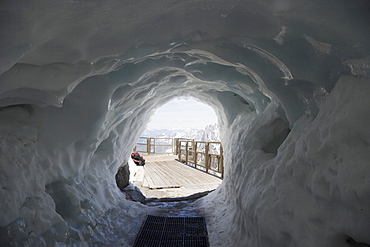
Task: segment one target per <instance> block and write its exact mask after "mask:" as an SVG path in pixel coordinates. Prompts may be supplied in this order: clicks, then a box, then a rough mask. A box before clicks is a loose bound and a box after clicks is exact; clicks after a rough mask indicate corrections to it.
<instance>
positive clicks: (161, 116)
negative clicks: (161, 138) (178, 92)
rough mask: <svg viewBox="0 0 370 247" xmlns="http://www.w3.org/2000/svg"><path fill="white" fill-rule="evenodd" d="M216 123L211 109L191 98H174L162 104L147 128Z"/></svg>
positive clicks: (183, 126) (200, 125) (192, 126)
mask: <svg viewBox="0 0 370 247" xmlns="http://www.w3.org/2000/svg"><path fill="white" fill-rule="evenodd" d="M215 123H217V117H216V114H215V112H214V111H213V109H212V108H211V107H209V106H207V105H205V104H203V103H200V102H199V101H196V100H195V99H193V98H189V99H175V100H173V101H170V102H168V103H167V104H164V105H163V106H162V107H161V108H159V109H158V111H157V112H156V113H155V115H154V116H153V118H152V121H151V122H150V123H149V124H148V129H170V128H197V129H203V128H204V127H205V126H206V125H208V124H215Z"/></svg>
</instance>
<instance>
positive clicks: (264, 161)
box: [0, 0, 370, 247]
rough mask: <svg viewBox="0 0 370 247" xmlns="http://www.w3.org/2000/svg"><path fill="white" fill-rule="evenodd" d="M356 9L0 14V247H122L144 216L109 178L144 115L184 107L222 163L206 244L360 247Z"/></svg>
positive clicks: (166, 4)
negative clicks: (203, 127)
mask: <svg viewBox="0 0 370 247" xmlns="http://www.w3.org/2000/svg"><path fill="white" fill-rule="evenodd" d="M367 10H368V5H367V2H366V1H364V0H355V1H351V2H350V3H349V2H347V1H339V2H338V1H326V2H325V4H322V2H320V1H304V0H302V1H298V2H294V3H293V2H292V1H283V0H276V1H238V0H228V1H223V0H216V1H215V0H212V1H211V0H209V1H208V0H205V1H197V0H188V1H178V2H177V1H175V2H174V1H167V0H164V1H160V3H158V2H157V1H149V0H144V1H141V2H140V3H137V2H134V1H131V2H127V1H125V2H119V1H104V2H102V3H100V2H99V3H95V2H86V1H68V2H65V1H50V0H43V1H37V3H36V2H33V1H6V2H4V3H2V4H1V13H2V14H3V15H2V21H1V26H0V32H1V34H2V36H1V37H2V39H1V41H0V42H1V43H0V44H1V46H0V47H1V63H0V107H1V109H0V145H1V146H0V154H1V156H0V159H1V163H0V176H1V177H0V185H1V186H0V197H1V200H0V211H1V212H5V213H2V214H1V215H0V227H1V228H0V237H1V243H5V244H14V245H15V244H18V245H28V246H32V245H39V246H53V245H55V244H56V243H64V244H67V245H73V244H76V245H78V244H80V245H81V244H82V243H83V244H85V245H86V244H87V245H94V244H96V245H101V246H106V245H123V246H130V245H131V244H132V242H133V239H134V237H135V234H136V233H137V231H138V229H139V227H140V223H141V220H142V219H143V217H144V215H145V214H147V213H149V212H152V211H155V209H153V208H148V207H145V206H143V205H141V204H139V203H132V202H129V201H127V200H126V198H125V197H124V195H123V194H122V193H121V192H120V191H119V189H118V188H117V186H116V183H115V180H114V176H115V174H116V172H117V169H118V167H120V166H121V165H122V164H126V162H127V157H129V153H130V152H131V150H132V147H133V145H134V143H135V141H136V140H137V138H138V135H139V134H140V133H142V131H143V130H144V129H145V127H146V124H147V123H148V121H149V119H150V117H151V114H153V113H154V112H155V110H156V109H157V108H158V107H160V106H161V105H163V104H164V103H166V102H168V101H170V100H171V99H173V98H176V97H180V96H191V97H195V98H197V99H199V100H201V101H203V102H205V103H207V104H208V105H210V106H211V107H212V108H213V109H214V110H215V112H216V113H217V115H218V117H219V125H220V131H221V140H222V142H223V146H224V152H225V157H226V158H225V161H226V163H225V165H226V170H225V172H226V173H225V179H224V182H223V184H222V185H221V186H220V187H219V189H218V190H217V191H216V192H215V193H213V194H211V195H209V196H208V197H207V198H205V199H204V201H205V202H207V205H208V207H212V209H214V212H221V213H220V214H218V215H212V212H209V211H208V208H207V207H205V208H204V210H205V212H207V214H208V215H209V216H210V217H209V218H208V221H209V222H211V224H210V228H209V229H210V236H211V244H213V245H214V246H217V244H219V245H221V246H243V245H251V246H263V247H265V246H279V245H281V246H297V245H299V246H347V243H346V240H348V239H352V240H353V241H354V242H359V243H361V242H362V243H368V244H369V243H370V240H369V239H368V234H367V233H366V232H365V230H364V229H368V228H369V214H368V208H369V202H368V199H367V198H369V196H368V195H369V186H368V182H367V179H366V178H367V176H368V174H369V169H368V166H367V165H366V164H367V163H365V161H366V160H368V157H367V156H368V153H369V152H368V144H369V133H368V132H367V129H366V128H367V127H365V126H368V123H369V119H368V117H367V115H368V114H367V112H368V110H369V102H368V99H367V95H368V89H369V88H368V86H367V85H368V68H369V55H370V52H369V51H370V45H369V42H368V40H369V37H368V35H369V34H368V32H364V31H363V30H365V29H366V28H367V23H369V17H368V14H367ZM338 80H339V83H338V85H336V82H337V81H338ZM335 85H336V86H335ZM334 86H335V87H334ZM333 87H334V90H333V91H332V89H333ZM320 107H321V108H320ZM360 174H361V175H360ZM361 176H362V177H361ZM202 205H204V204H202ZM202 207H203V206H202ZM225 222H227V223H228V225H227V227H226V226H225V225H224V224H225ZM225 228H226V229H225ZM352 240H351V241H352Z"/></svg>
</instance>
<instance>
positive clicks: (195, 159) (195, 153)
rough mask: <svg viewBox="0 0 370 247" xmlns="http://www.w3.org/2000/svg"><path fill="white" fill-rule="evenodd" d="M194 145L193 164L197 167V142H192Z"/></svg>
mask: <svg viewBox="0 0 370 247" xmlns="http://www.w3.org/2000/svg"><path fill="white" fill-rule="evenodd" d="M194 143H195V145H194V166H195V168H197V162H198V153H197V151H198V142H194Z"/></svg>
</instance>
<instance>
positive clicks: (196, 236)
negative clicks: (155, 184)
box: [134, 215, 209, 247]
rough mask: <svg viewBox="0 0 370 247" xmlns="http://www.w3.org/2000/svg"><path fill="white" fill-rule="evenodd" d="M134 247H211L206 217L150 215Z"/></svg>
mask: <svg viewBox="0 0 370 247" xmlns="http://www.w3.org/2000/svg"><path fill="white" fill-rule="evenodd" d="M134 247H209V243H208V234H207V228H206V221H205V219H204V217H163V216H153V215H148V216H147V217H146V220H145V221H144V223H143V225H142V226H141V229H140V231H139V234H138V235H137V237H136V240H135V243H134Z"/></svg>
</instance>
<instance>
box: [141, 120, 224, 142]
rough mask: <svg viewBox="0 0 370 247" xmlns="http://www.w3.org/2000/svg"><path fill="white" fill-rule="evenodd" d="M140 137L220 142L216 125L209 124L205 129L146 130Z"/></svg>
mask: <svg viewBox="0 0 370 247" xmlns="http://www.w3.org/2000/svg"><path fill="white" fill-rule="evenodd" d="M141 136H142V137H156V138H165V137H166V138H188V139H194V140H195V141H214V142H219V141H220V133H219V130H218V125H217V124H210V125H207V126H206V127H205V129H146V130H145V131H144V133H143V134H142V135H141Z"/></svg>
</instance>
